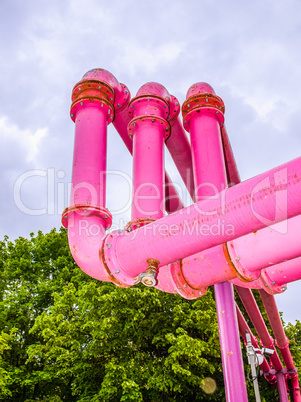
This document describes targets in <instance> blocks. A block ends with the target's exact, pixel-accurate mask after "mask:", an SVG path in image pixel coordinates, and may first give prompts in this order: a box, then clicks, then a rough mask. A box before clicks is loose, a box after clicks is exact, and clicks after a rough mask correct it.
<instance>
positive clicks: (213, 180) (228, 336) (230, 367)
mask: <svg viewBox="0 0 301 402" xmlns="http://www.w3.org/2000/svg"><path fill="white" fill-rule="evenodd" d="M204 87H205V88H204ZM208 87H209V86H208V85H206V84H205V85H204V84H203V83H200V84H195V85H194V86H193V87H192V88H190V89H189V90H188V93H187V98H186V101H185V103H184V105H185V106H186V107H187V109H186V110H185V108H184V106H183V118H184V119H186V121H187V120H188V116H189V124H187V128H186V129H188V130H189V131H190V138H191V147H192V164H193V169H194V177H195V188H196V199H197V200H198V201H200V200H201V199H203V198H208V197H210V196H215V195H216V194H218V193H220V192H221V191H222V190H223V189H224V188H225V187H226V186H227V176H226V168H225V162H224V155H223V149H222V142H221V134H220V122H219V119H218V117H217V114H216V112H217V110H215V109H213V113H212V110H209V109H207V108H206V109H205V108H201V107H199V106H198V104H197V105H196V106H194V108H193V109H194V110H193V112H191V109H190V108H191V105H190V104H192V103H193V100H194V99H195V97H196V96H197V102H199V103H200V100H201V99H202V98H204V97H205V99H206V100H207V97H208V95H209V94H208V93H207V92H208ZM196 88H198V89H197V92H198V95H194V94H192V92H195V90H196ZM203 91H206V93H203ZM212 93H213V94H214V91H213V90H212V91H211V94H212ZM205 102H206V101H205ZM221 103H222V102H221ZM218 113H221V112H220V111H218ZM209 158H210V160H209ZM211 158H212V159H211ZM212 190H213V193H212ZM216 248H217V249H218V248H219V249H220V253H222V252H223V248H222V246H217V247H216ZM217 253H218V251H217ZM214 293H215V302H216V313H217V321H218V327H219V338H220V345H221V355H222V363H223V374H224V383H225V390H226V399H227V401H236V400H238V399H239V400H240V401H247V400H248V397H247V390H246V381H245V376H244V368H243V361H242V355H241V347H240V340H239V332H238V322H237V316H236V310H235V303H234V293H233V285H232V284H231V283H229V282H222V283H217V284H216V285H215V286H214Z"/></svg>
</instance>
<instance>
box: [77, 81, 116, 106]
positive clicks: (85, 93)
mask: <svg viewBox="0 0 301 402" xmlns="http://www.w3.org/2000/svg"><path fill="white" fill-rule="evenodd" d="M90 97H92V98H96V99H98V100H100V101H101V100H107V101H108V102H110V103H111V105H112V106H113V105H114V98H115V95H114V90H113V89H112V88H111V87H110V86H109V85H108V84H106V83H105V82H103V81H99V80H86V79H83V80H81V81H79V82H78V83H77V84H76V85H75V86H74V87H73V90H72V95H71V100H72V103H74V102H76V101H80V100H82V99H86V98H90Z"/></svg>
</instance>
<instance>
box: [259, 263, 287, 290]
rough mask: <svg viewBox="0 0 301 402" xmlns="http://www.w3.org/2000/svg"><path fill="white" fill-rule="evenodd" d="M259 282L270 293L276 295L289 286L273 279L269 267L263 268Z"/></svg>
mask: <svg viewBox="0 0 301 402" xmlns="http://www.w3.org/2000/svg"><path fill="white" fill-rule="evenodd" d="M259 283H260V285H261V287H262V289H263V290H265V291H266V292H267V293H268V294H270V295H276V294H279V293H283V292H285V291H286V289H287V286H286V285H281V286H279V285H278V284H277V283H276V282H275V281H272V279H271V278H270V275H269V274H268V271H267V269H262V270H261V272H260V278H259Z"/></svg>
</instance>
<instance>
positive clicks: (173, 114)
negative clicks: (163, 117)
mask: <svg viewBox="0 0 301 402" xmlns="http://www.w3.org/2000/svg"><path fill="white" fill-rule="evenodd" d="M180 110H181V107H180V103H179V101H178V99H177V98H176V97H175V96H173V95H170V101H169V115H168V117H167V120H168V121H169V122H170V124H171V125H172V123H173V122H174V121H175V120H176V119H177V117H178V116H179V114H180Z"/></svg>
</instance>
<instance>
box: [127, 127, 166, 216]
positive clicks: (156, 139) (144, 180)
mask: <svg viewBox="0 0 301 402" xmlns="http://www.w3.org/2000/svg"><path fill="white" fill-rule="evenodd" d="M163 136H164V128H163V129H162V128H161V127H159V126H157V125H156V124H154V123H152V121H151V120H147V121H145V122H143V123H142V122H139V123H137V127H136V129H135V134H134V136H133V145H134V147H133V204H132V219H137V218H142V217H151V218H153V219H158V218H162V216H163V207H164V205H163V173H164V171H163Z"/></svg>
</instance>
